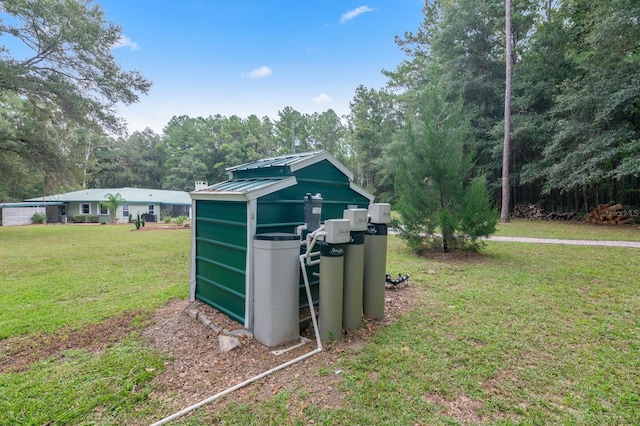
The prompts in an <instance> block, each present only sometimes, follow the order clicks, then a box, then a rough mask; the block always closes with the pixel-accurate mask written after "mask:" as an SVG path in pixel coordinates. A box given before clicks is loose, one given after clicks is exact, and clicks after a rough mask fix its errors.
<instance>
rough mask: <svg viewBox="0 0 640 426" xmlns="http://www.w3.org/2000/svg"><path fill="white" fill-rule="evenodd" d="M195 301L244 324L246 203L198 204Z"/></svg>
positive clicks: (209, 202)
mask: <svg viewBox="0 0 640 426" xmlns="http://www.w3.org/2000/svg"><path fill="white" fill-rule="evenodd" d="M195 221H196V224H195V226H196V228H195V231H196V298H197V299H199V300H202V301H203V302H206V303H208V304H210V305H211V306H213V307H215V308H216V309H218V310H220V311H222V312H224V313H226V314H227V315H229V316H230V317H231V318H233V319H235V320H237V321H239V322H241V323H243V322H244V317H245V299H246V270H245V268H246V260H247V204H246V203H243V202H230V201H208V200H207V201H205V200H198V201H196V219H195Z"/></svg>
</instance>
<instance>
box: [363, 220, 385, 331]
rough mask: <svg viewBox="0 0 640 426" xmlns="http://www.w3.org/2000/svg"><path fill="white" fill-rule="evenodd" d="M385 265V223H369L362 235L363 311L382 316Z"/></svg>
mask: <svg viewBox="0 0 640 426" xmlns="http://www.w3.org/2000/svg"><path fill="white" fill-rule="evenodd" d="M386 265H387V225H386V224H377V223H370V224H369V226H368V228H367V231H365V236H364V277H363V278H364V279H363V297H362V304H363V311H364V315H372V316H373V317H374V318H375V319H378V320H381V319H382V318H384V286H385V284H386V277H387V272H386Z"/></svg>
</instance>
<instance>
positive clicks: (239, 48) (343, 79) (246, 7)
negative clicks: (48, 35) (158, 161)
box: [96, 0, 423, 133]
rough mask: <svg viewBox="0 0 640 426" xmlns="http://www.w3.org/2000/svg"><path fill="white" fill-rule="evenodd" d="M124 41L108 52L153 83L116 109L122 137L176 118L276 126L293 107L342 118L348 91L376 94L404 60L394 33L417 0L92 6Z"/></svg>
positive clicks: (194, 0) (201, 0)
mask: <svg viewBox="0 0 640 426" xmlns="http://www.w3.org/2000/svg"><path fill="white" fill-rule="evenodd" d="M96 3H98V4H100V6H101V8H102V9H103V10H104V12H105V18H106V19H107V20H108V21H112V22H115V23H117V24H119V25H121V26H122V32H123V34H124V36H125V38H124V39H123V43H122V46H121V47H118V48H117V49H115V50H114V54H115V56H116V58H117V60H118V62H119V63H120V65H121V66H122V67H123V68H124V69H137V70H138V71H140V72H141V73H142V74H143V75H144V76H145V77H147V78H148V79H150V80H151V81H153V82H154V85H153V87H152V88H151V91H150V92H149V94H148V95H146V96H144V95H143V96H142V97H141V99H140V102H139V103H137V104H134V105H131V106H127V107H122V108H120V110H119V112H120V115H121V116H122V117H123V118H125V119H126V120H127V122H128V123H129V131H130V132H133V131H136V130H143V129H144V128H146V127H149V128H151V129H152V130H154V131H155V132H156V133H161V132H162V129H163V128H164V126H165V125H166V124H167V123H168V122H169V120H170V119H171V117H173V116H175V115H188V116H191V117H197V116H203V117H206V116H209V115H215V114H221V115H223V116H227V117H229V116H231V115H237V116H239V117H242V118H246V117H247V116H249V115H251V114H255V115H257V116H258V117H260V118H262V117H264V116H269V117H271V118H274V119H275V118H277V116H278V111H281V110H283V109H284V108H285V107H287V106H290V107H292V108H294V109H295V110H297V111H300V112H302V113H307V114H311V113H313V112H322V111H326V110H327V109H329V108H331V109H333V110H334V111H335V112H336V113H337V114H338V115H340V116H342V115H344V114H347V113H348V112H349V102H350V101H351V100H352V99H353V96H354V93H355V89H356V87H358V85H360V84H363V85H365V86H366V87H369V88H381V87H383V86H384V84H385V82H386V78H385V77H384V76H383V75H382V73H381V70H382V69H395V67H396V66H397V65H398V64H399V63H400V62H401V61H402V59H403V58H404V55H403V54H402V52H401V51H400V49H399V48H398V46H397V45H396V44H395V42H394V36H395V35H402V34H403V33H404V32H405V31H415V30H416V29H417V28H418V26H419V25H420V23H421V22H422V18H423V16H422V5H423V1H422V0H378V1H377V2H361V1H352V0H322V1H321V0H226V1H219V0H208V1H207V0H181V1H178V0H156V1H152V0H135V1H129V0H98V1H96Z"/></svg>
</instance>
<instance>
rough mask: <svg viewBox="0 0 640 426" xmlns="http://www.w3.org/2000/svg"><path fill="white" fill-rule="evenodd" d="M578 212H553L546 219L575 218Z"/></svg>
mask: <svg viewBox="0 0 640 426" xmlns="http://www.w3.org/2000/svg"><path fill="white" fill-rule="evenodd" d="M577 214H578V212H551V213H549V214H548V215H546V216H545V217H544V218H545V219H546V220H574V219H577V218H576V216H577Z"/></svg>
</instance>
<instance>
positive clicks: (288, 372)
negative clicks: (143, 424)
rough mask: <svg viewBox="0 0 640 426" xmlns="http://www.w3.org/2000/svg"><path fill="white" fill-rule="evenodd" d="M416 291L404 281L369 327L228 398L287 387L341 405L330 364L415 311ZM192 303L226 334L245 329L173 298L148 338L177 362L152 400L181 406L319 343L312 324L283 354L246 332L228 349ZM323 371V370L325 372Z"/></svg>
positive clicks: (254, 397) (253, 397) (244, 399)
mask: <svg viewBox="0 0 640 426" xmlns="http://www.w3.org/2000/svg"><path fill="white" fill-rule="evenodd" d="M417 291H418V290H417V289H416V287H414V286H413V285H408V286H407V285H398V286H397V287H394V288H390V289H388V290H387V292H386V299H385V317H384V319H383V320H382V321H376V320H373V319H366V321H365V323H364V327H362V328H360V329H357V330H348V331H345V333H344V334H343V337H342V338H341V339H340V340H339V341H335V342H331V343H324V344H323V351H322V352H321V353H319V354H316V355H314V356H312V357H310V358H307V359H305V360H303V361H301V362H299V363H297V364H294V365H292V366H290V367H287V368H285V369H283V370H280V371H278V372H276V373H274V374H272V375H270V376H267V377H265V378H264V379H261V380H259V381H257V382H254V383H252V384H250V385H248V386H247V387H244V388H241V389H239V390H237V391H235V392H234V393H233V394H231V395H230V396H229V397H227V398H225V400H233V401H235V402H238V403H250V402H253V401H258V400H262V399H265V398H269V397H271V396H273V395H275V394H277V393H278V392H279V391H281V390H289V391H291V394H292V395H295V394H296V390H297V389H304V390H305V392H306V393H308V394H310V397H307V398H306V399H305V404H313V405H315V406H321V407H325V406H326V407H336V406H338V405H340V399H341V395H340V393H339V392H337V386H338V384H339V382H340V380H341V375H340V371H332V369H331V367H332V366H333V365H334V364H335V363H336V362H337V361H338V360H339V359H340V357H342V356H346V355H350V354H356V353H358V352H359V351H360V350H362V348H363V346H364V344H365V343H366V342H367V340H368V338H369V337H371V335H372V334H373V332H374V331H375V330H376V329H378V328H380V327H384V326H385V325H388V324H390V323H393V322H394V321H395V320H396V319H397V318H399V317H400V316H401V315H403V314H405V313H406V312H408V311H410V310H411V309H413V307H414V306H415V304H416V303H417V299H418V298H417V297H416V296H417V294H416V292H417ZM194 308H195V309H197V310H198V312H199V314H201V315H202V314H204V315H205V316H206V317H207V318H208V319H210V320H211V321H212V324H213V325H215V326H217V327H219V328H222V329H223V331H222V332H221V334H229V333H232V332H234V331H236V330H240V329H242V327H241V326H240V324H238V323H236V322H234V321H232V320H230V319H229V318H228V317H227V316H226V315H224V314H222V313H220V312H219V311H217V310H215V309H213V308H212V307H210V306H208V305H206V304H203V303H201V302H195V303H193V304H190V303H189V302H186V301H174V302H171V303H169V304H167V305H166V306H165V307H163V308H162V309H160V310H158V311H157V312H156V314H155V316H154V321H153V325H152V326H150V327H149V328H148V329H147V330H146V331H145V333H144V335H145V336H146V337H148V338H149V339H150V341H151V342H152V344H153V345H154V346H155V347H156V348H157V349H158V350H160V351H162V352H164V353H168V354H171V356H172V360H171V361H169V362H167V365H166V367H167V369H166V371H165V373H164V374H162V375H161V376H160V377H158V378H157V379H156V380H157V384H158V387H157V388H158V390H157V391H156V392H154V393H153V394H152V398H157V399H159V400H162V401H164V402H166V403H168V404H170V405H172V406H174V407H175V409H176V411H178V410H180V409H183V408H185V407H188V406H190V405H193V404H195V403H197V402H199V401H201V400H203V399H205V398H208V397H210V396H212V395H215V394H216V393H219V392H221V391H223V390H225V389H227V388H229V387H231V386H234V385H236V384H238V383H241V382H243V381H245V380H247V379H250V378H252V377H254V376H256V375H258V374H260V373H262V372H265V371H267V370H269V369H271V368H274V367H276V366H279V365H280V364H283V363H285V362H287V361H289V360H292V359H295V358H297V357H299V356H301V355H303V354H304V353H308V352H311V351H313V350H314V349H316V347H317V344H316V340H315V335H314V333H313V327H312V326H311V325H310V326H309V327H308V328H307V329H305V330H304V331H303V336H304V337H306V338H308V339H309V342H308V343H306V344H305V345H303V346H301V347H299V348H296V349H293V350H291V351H289V352H286V353H285V354H281V355H274V353H273V349H274V348H268V347H266V346H264V345H262V344H260V343H259V342H257V341H256V340H254V339H253V338H252V337H250V336H243V335H240V336H238V339H239V340H240V343H241V346H240V347H238V348H236V349H233V350H231V351H230V352H227V353H223V352H221V350H220V345H219V342H218V338H217V337H218V334H217V333H216V332H214V331H213V330H212V329H211V328H210V327H206V326H204V325H203V324H202V323H201V322H200V321H199V320H194V319H192V318H191V317H190V316H189V315H187V314H186V311H187V310H189V309H194ZM227 332H229V333H227ZM276 349H280V348H276ZM320 371H323V372H325V373H323V374H319V372H320Z"/></svg>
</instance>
